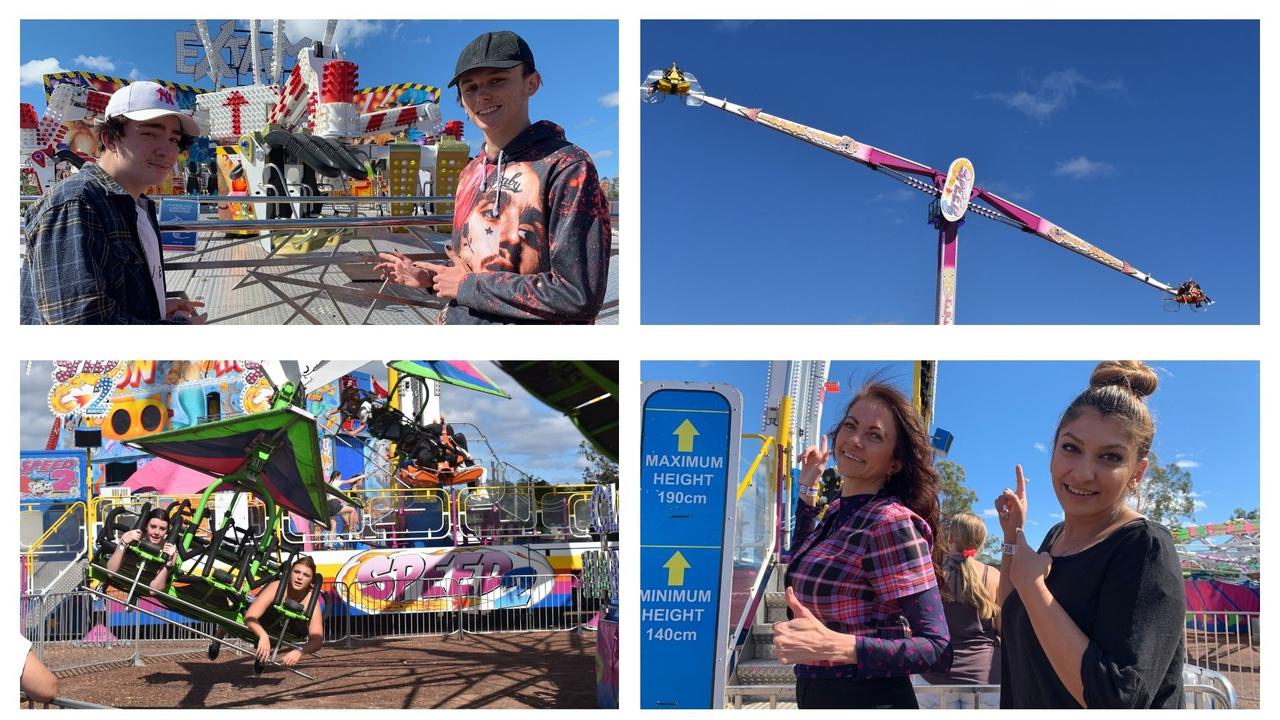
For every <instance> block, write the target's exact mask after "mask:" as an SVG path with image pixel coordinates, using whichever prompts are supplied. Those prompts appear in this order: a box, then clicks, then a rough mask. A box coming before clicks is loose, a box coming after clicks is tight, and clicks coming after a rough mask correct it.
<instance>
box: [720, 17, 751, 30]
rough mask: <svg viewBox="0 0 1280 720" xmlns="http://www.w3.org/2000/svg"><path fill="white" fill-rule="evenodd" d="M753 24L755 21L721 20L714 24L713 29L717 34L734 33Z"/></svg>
mask: <svg viewBox="0 0 1280 720" xmlns="http://www.w3.org/2000/svg"><path fill="white" fill-rule="evenodd" d="M753 22H755V21H754V20H721V21H720V22H718V23H716V24H715V29H716V31H717V32H723V33H736V32H738V31H739V30H741V29H743V28H745V27H746V26H748V25H750V24H751V23H753Z"/></svg>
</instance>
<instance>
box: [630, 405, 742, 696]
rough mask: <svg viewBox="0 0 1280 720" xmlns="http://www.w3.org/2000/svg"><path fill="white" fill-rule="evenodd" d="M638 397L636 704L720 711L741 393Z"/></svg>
mask: <svg viewBox="0 0 1280 720" xmlns="http://www.w3.org/2000/svg"><path fill="white" fill-rule="evenodd" d="M641 403H642V407H643V408H644V410H643V419H642V423H641V441H640V455H641V473H640V706H641V707H643V708H719V707H723V705H724V685H725V680H726V675H727V668H726V662H727V660H726V655H727V649H728V643H729V637H728V635H729V627H728V625H729V618H728V617H727V616H728V611H729V610H728V608H729V595H730V587H731V582H732V579H733V528H734V514H735V511H736V507H737V503H736V502H735V498H736V494H735V492H734V489H735V487H736V486H737V482H738V448H739V444H740V443H741V437H742V395H741V394H740V393H739V392H738V391H737V390H736V389H735V388H732V387H729V386H726V385H707V384H695V383H666V382H651V383H645V384H644V389H643V395H642V399H641Z"/></svg>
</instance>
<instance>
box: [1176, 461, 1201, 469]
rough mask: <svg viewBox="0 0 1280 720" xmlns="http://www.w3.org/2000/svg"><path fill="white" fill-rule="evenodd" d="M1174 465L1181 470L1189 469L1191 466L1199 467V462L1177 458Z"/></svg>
mask: <svg viewBox="0 0 1280 720" xmlns="http://www.w3.org/2000/svg"><path fill="white" fill-rule="evenodd" d="M1174 465H1177V466H1178V467H1180V468H1182V469H1183V470H1190V469H1192V468H1198V467H1200V463H1199V462H1196V461H1195V460H1179V461H1177V462H1175V463H1174Z"/></svg>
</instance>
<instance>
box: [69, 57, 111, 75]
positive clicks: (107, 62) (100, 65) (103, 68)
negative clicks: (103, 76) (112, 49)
mask: <svg viewBox="0 0 1280 720" xmlns="http://www.w3.org/2000/svg"><path fill="white" fill-rule="evenodd" d="M72 62H74V63H75V64H76V65H79V66H81V67H84V68H88V69H89V70H92V71H94V72H100V73H107V72H114V71H115V69H116V64H115V63H113V62H111V57H110V56H109V55H77V56H76V57H75V59H74V60H72Z"/></svg>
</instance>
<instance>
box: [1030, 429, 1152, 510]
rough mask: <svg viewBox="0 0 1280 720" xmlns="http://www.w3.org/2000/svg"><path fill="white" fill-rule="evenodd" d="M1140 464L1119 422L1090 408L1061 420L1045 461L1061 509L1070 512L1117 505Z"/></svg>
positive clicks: (1136, 479)
mask: <svg viewBox="0 0 1280 720" xmlns="http://www.w3.org/2000/svg"><path fill="white" fill-rule="evenodd" d="M1146 469H1147V460H1146V459H1145V458H1139V457H1138V448H1137V445H1136V443H1135V441H1134V438H1132V437H1131V436H1130V434H1129V433H1128V432H1126V431H1125V429H1124V427H1123V426H1122V425H1121V424H1120V422H1119V421H1117V420H1113V419H1110V418H1105V417H1103V416H1102V415H1101V414H1099V413H1098V411H1097V410H1094V409H1092V408H1087V409H1085V410H1084V411H1083V412H1081V413H1080V416H1079V417H1077V418H1076V419H1075V420H1072V421H1071V422H1069V423H1067V424H1066V425H1063V426H1062V430H1061V431H1060V432H1059V433H1058V438H1057V441H1056V442H1055V444H1054V447H1053V458H1052V459H1051V460H1050V462H1049V473H1050V475H1052V476H1053V492H1054V494H1055V495H1057V496H1058V502H1059V503H1060V504H1061V505H1062V512H1063V514H1065V515H1066V516H1068V517H1074V518H1087V517H1090V516H1098V515H1104V514H1115V513H1117V512H1119V511H1120V510H1122V509H1123V507H1124V505H1125V503H1126V501H1127V500H1128V496H1129V494H1130V493H1131V492H1132V491H1133V490H1136V489H1137V487H1138V483H1139V482H1141V480H1142V474H1143V473H1144V472H1146Z"/></svg>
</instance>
